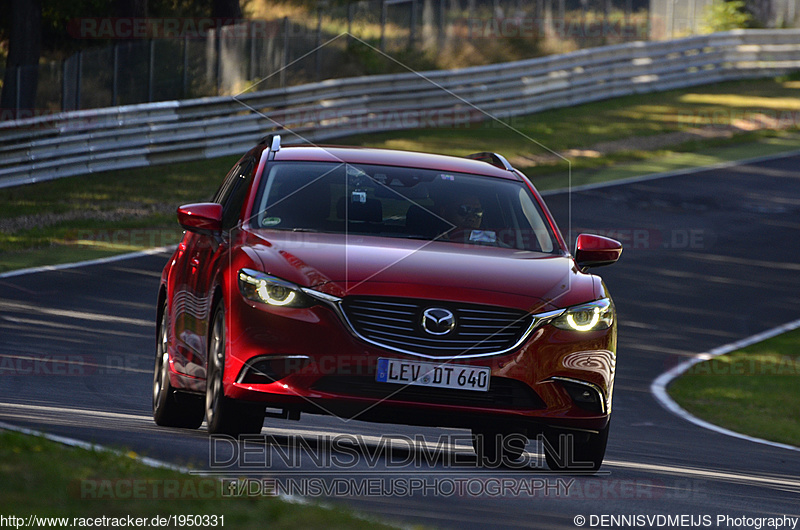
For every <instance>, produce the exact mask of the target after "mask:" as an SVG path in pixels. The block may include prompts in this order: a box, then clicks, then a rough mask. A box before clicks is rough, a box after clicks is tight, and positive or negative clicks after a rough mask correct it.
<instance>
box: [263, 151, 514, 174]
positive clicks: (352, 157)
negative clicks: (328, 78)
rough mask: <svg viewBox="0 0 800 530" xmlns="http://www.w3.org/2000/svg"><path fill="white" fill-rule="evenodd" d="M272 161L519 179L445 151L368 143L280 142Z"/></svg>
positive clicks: (501, 170)
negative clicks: (406, 148) (341, 144)
mask: <svg viewBox="0 0 800 530" xmlns="http://www.w3.org/2000/svg"><path fill="white" fill-rule="evenodd" d="M274 160H275V161H290V160H302V161H309V162H346V163H350V164H371V165H380V166H396V167H413V168H418V169H432V170H436V171H453V172H456V173H469V174H473V175H483V176H490V177H499V178H503V179H508V180H517V181H519V180H521V179H520V178H519V175H517V174H516V172H514V171H509V170H506V169H501V168H499V167H497V166H494V165H492V164H490V163H487V162H482V161H479V160H472V159H469V158H460V157H456V156H448V155H435V154H430V153H418V152H414V151H397V150H394V149H375V148H369V147H343V146H305V145H302V146H291V145H287V146H281V148H280V150H279V151H277V152H276V153H275V158H274Z"/></svg>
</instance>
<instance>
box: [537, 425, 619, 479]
mask: <svg viewBox="0 0 800 530" xmlns="http://www.w3.org/2000/svg"><path fill="white" fill-rule="evenodd" d="M610 427H611V422H608V423H607V424H606V426H605V428H604V429H603V430H601V431H600V432H598V433H565V432H563V431H548V432H546V433H545V435H544V436H545V441H546V442H547V444H548V445H549V446H550V447H545V448H544V457H545V460H546V461H547V467H549V468H550V469H552V470H554V471H597V470H598V469H600V466H601V465H602V464H603V458H604V457H605V454H606V445H607V444H608V431H609V428H610Z"/></svg>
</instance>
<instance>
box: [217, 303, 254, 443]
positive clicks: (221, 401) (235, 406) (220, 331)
mask: <svg viewBox="0 0 800 530" xmlns="http://www.w3.org/2000/svg"><path fill="white" fill-rule="evenodd" d="M213 315H214V316H213V317H212V319H211V332H210V333H209V339H208V350H207V351H208V364H207V368H206V398H205V416H206V423H207V424H208V432H209V434H227V435H229V436H234V437H236V436H239V435H240V434H258V433H260V432H261V427H262V426H263V425H264V407H260V406H258V405H252V404H249V403H241V402H238V401H236V400H233V399H231V398H228V397H226V396H225V389H224V385H223V376H224V374H225V348H226V346H225V344H226V340H225V333H226V331H225V309H224V307H223V306H222V304H221V303H219V304H217V307H216V308H215V309H214V313H213Z"/></svg>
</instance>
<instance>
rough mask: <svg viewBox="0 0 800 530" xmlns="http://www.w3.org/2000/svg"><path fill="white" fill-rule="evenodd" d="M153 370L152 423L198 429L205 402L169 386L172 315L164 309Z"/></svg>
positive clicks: (201, 420)
mask: <svg viewBox="0 0 800 530" xmlns="http://www.w3.org/2000/svg"><path fill="white" fill-rule="evenodd" d="M157 337H158V340H157V341H156V361H155V368H154V369H153V419H154V420H155V422H156V425H160V426H162V427H181V428H184V429H197V428H198V427H200V425H201V424H202V423H203V401H202V399H200V398H199V397H198V396H194V395H191V394H186V393H184V392H180V391H179V390H176V389H175V388H174V387H173V386H172V385H171V384H170V382H169V349H168V345H169V314H168V312H167V304H166V303H165V304H164V306H163V307H162V308H161V322H160V323H159V326H158V335H157Z"/></svg>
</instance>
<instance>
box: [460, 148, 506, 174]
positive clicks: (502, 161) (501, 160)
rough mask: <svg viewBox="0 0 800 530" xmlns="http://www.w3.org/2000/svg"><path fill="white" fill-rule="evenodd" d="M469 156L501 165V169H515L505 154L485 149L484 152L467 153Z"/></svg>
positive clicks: (496, 165) (497, 165) (494, 164)
mask: <svg viewBox="0 0 800 530" xmlns="http://www.w3.org/2000/svg"><path fill="white" fill-rule="evenodd" d="M467 158H471V159H472V160H480V161H481V162H486V163H487V164H491V165H493V166H495V167H499V168H500V169H505V170H506V171H514V168H513V166H512V165H511V164H509V163H508V160H506V158H505V157H504V156H503V155H498V154H497V153H490V152H488V151H484V152H482V153H473V154H471V155H467Z"/></svg>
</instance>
